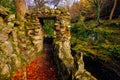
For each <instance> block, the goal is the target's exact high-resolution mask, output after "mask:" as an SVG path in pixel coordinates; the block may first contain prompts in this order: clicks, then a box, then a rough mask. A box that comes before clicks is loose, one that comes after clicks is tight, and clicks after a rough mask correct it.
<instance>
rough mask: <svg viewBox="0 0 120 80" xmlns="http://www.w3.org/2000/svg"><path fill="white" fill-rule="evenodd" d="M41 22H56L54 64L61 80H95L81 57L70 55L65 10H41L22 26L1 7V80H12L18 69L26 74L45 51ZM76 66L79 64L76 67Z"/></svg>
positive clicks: (68, 17)
mask: <svg viewBox="0 0 120 80" xmlns="http://www.w3.org/2000/svg"><path fill="white" fill-rule="evenodd" d="M40 19H53V20H54V21H55V25H54V41H53V60H54V62H55V67H56V72H57V75H58V76H57V77H58V80H70V79H72V80H75V79H78V80H86V79H89V80H95V78H93V77H91V74H90V73H87V71H86V70H85V69H84V62H83V60H82V55H81V53H80V55H81V56H78V55H76V57H78V58H74V57H73V56H72V55H71V47H70V37H71V35H70V29H69V26H70V19H71V18H70V14H69V13H68V12H67V11H65V10H63V9H56V10H55V9H49V8H41V10H31V11H28V12H27V13H26V16H25V21H23V22H20V21H18V20H17V19H16V18H15V15H14V14H10V12H9V11H8V10H7V9H5V8H4V7H2V6H0V80H4V79H9V78H10V77H12V75H13V74H14V73H15V71H16V70H17V69H18V68H22V69H23V71H24V77H23V80H25V77H26V65H27V64H29V63H30V62H31V61H32V60H33V59H34V58H35V57H36V56H37V55H39V54H41V53H42V51H43V48H44V46H43V40H44V31H43V26H44V25H43V23H41V21H40ZM74 62H76V64H77V67H78V68H76V67H75V66H76V64H75V63H74Z"/></svg>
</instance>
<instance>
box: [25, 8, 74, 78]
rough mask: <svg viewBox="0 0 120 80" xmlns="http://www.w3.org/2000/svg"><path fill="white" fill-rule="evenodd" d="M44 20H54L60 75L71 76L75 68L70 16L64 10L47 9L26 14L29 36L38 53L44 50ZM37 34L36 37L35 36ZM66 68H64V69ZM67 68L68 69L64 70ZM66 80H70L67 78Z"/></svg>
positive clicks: (56, 54)
mask: <svg viewBox="0 0 120 80" xmlns="http://www.w3.org/2000/svg"><path fill="white" fill-rule="evenodd" d="M43 19H54V20H55V24H54V46H53V47H54V52H53V54H54V56H56V57H54V58H55V60H56V64H57V68H58V73H61V72H63V74H61V75H60V76H65V74H64V71H66V72H67V74H66V75H70V74H71V68H72V67H73V63H74V60H73V57H72V55H71V47H70V37H71V36H70V29H69V26H70V19H71V17H70V14H69V13H68V12H67V11H65V10H63V9H49V8H45V9H42V10H39V11H31V12H29V13H27V14H26V20H27V23H29V22H30V23H31V24H32V25H29V24H28V25H27V26H26V29H27V30H28V36H30V37H31V39H32V42H33V44H34V45H35V46H36V48H37V51H38V52H39V51H42V50H43V27H42V26H43V25H44V24H43ZM33 34H35V35H33ZM63 66H64V67H63ZM65 67H66V69H64V68H65ZM64 80H68V77H66V78H65V79H64Z"/></svg>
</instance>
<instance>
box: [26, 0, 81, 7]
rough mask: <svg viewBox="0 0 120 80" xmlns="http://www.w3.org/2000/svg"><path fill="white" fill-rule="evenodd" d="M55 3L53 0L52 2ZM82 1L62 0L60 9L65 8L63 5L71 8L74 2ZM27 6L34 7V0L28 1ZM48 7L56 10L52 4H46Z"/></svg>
mask: <svg viewBox="0 0 120 80" xmlns="http://www.w3.org/2000/svg"><path fill="white" fill-rule="evenodd" d="M45 1H50V0H45ZM51 1H53V0H51ZM78 1H80V0H61V2H60V3H59V4H58V6H59V7H61V6H63V5H67V6H68V5H69V6H71V5H72V4H73V3H74V2H78ZM26 3H27V5H32V6H34V0H26ZM46 5H47V6H49V7H51V8H54V5H52V4H46Z"/></svg>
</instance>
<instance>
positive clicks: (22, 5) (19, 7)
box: [14, 0, 26, 21]
mask: <svg viewBox="0 0 120 80" xmlns="http://www.w3.org/2000/svg"><path fill="white" fill-rule="evenodd" d="M14 2H15V7H16V15H17V19H18V20H20V21H23V20H24V16H25V13H26V2H25V0H14Z"/></svg>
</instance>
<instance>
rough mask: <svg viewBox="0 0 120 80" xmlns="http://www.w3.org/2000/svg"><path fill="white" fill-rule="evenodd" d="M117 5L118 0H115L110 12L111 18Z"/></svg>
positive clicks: (110, 18)
mask: <svg viewBox="0 0 120 80" xmlns="http://www.w3.org/2000/svg"><path fill="white" fill-rule="evenodd" d="M116 5H117V0H114V5H113V8H112V10H111V13H110V16H109V20H112V17H113V14H114V11H115V8H116Z"/></svg>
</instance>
